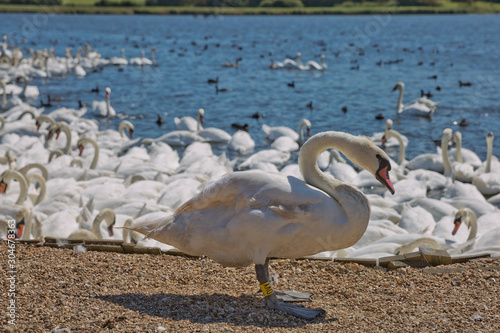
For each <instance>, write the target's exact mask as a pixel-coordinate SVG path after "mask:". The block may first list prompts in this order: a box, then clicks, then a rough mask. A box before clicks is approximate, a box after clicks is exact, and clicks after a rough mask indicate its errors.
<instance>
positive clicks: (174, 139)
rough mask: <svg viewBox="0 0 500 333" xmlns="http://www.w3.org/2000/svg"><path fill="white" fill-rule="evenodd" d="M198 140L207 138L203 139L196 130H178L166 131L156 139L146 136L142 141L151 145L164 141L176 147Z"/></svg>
mask: <svg viewBox="0 0 500 333" xmlns="http://www.w3.org/2000/svg"><path fill="white" fill-rule="evenodd" d="M196 141H202V142H203V141H205V139H203V138H202V137H201V136H199V135H198V134H196V133H195V132H191V131H185V130H178V131H172V132H168V133H165V134H163V135H162V136H160V137H158V138H155V139H150V138H146V139H143V140H142V141H141V142H142V144H144V145H146V146H149V145H151V144H153V143H155V142H163V143H166V144H168V145H170V146H174V147H185V146H188V145H190V144H192V143H193V142H196Z"/></svg>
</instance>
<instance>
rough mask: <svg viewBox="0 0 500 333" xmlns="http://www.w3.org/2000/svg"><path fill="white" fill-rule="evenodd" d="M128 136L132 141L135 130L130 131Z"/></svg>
mask: <svg viewBox="0 0 500 333" xmlns="http://www.w3.org/2000/svg"><path fill="white" fill-rule="evenodd" d="M128 134H129V135H130V138H131V139H132V138H133V137H134V130H133V129H129V130H128Z"/></svg>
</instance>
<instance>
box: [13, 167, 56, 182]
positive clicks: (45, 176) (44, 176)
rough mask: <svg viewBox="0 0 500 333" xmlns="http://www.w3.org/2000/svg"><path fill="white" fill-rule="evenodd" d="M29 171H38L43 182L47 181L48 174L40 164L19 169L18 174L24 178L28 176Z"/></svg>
mask: <svg viewBox="0 0 500 333" xmlns="http://www.w3.org/2000/svg"><path fill="white" fill-rule="evenodd" d="M31 169H39V170H40V172H41V173H42V176H43V178H45V179H44V180H48V179H49V172H48V170H47V168H46V167H45V166H43V165H42V164H40V163H31V164H27V165H25V166H24V167H22V168H21V169H19V172H20V173H22V174H23V175H24V176H25V177H26V175H27V174H28V172H29V171H30V170H31Z"/></svg>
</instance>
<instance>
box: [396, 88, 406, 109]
mask: <svg viewBox="0 0 500 333" xmlns="http://www.w3.org/2000/svg"><path fill="white" fill-rule="evenodd" d="M404 90H405V88H403V87H400V88H399V97H398V110H401V109H402V108H403V93H404Z"/></svg>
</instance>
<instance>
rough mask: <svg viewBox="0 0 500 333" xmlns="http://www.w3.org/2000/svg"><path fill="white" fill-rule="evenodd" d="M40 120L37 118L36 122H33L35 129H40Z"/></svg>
mask: <svg viewBox="0 0 500 333" xmlns="http://www.w3.org/2000/svg"><path fill="white" fill-rule="evenodd" d="M40 125H42V124H40V122H39V121H38V120H37V121H36V123H35V126H36V130H37V131H38V130H39V129H40Z"/></svg>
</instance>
